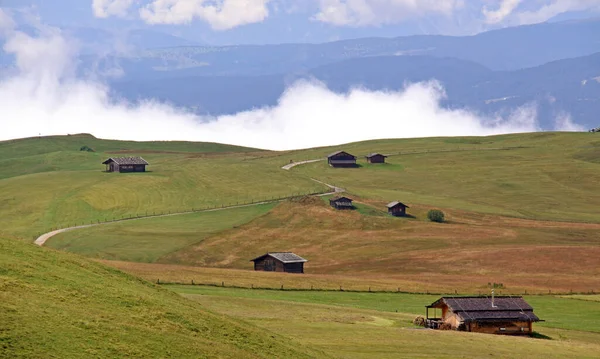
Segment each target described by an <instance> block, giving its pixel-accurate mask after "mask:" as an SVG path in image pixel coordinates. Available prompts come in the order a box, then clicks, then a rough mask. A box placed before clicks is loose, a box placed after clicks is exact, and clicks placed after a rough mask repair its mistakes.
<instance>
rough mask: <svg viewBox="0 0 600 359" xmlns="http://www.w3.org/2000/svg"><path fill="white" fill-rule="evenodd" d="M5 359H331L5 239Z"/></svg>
mask: <svg viewBox="0 0 600 359" xmlns="http://www.w3.org/2000/svg"><path fill="white" fill-rule="evenodd" d="M265 348H270V350H269V351H265V350H264V349H265ZM0 357H1V358H81V357H96V358H125V357H127V358H148V357H154V358H166V357H175V358H199V357H201V358H272V357H278V358H290V357H294V358H296V357H297V358H318V357H327V356H326V355H323V354H322V353H319V352H318V351H314V350H311V349H309V348H305V347H303V346H302V345H299V344H297V342H295V341H294V340H293V339H292V338H290V337H286V336H282V335H281V334H280V333H276V332H275V331H270V330H265V329H264V328H259V327H256V326H254V325H252V324H248V323H246V322H244V321H240V320H237V319H234V318H231V317H229V316H226V315H223V314H218V313H214V312H211V311H210V310H207V308H206V307H204V306H203V305H201V304H199V303H194V302H192V301H189V300H187V299H185V298H183V297H181V296H179V295H177V294H175V293H173V292H172V291H169V290H166V289H164V288H160V287H157V286H155V285H153V284H150V283H148V282H145V281H142V280H140V279H138V278H136V277H133V276H131V275H127V274H124V273H123V272H120V271H117V270H115V269H112V268H110V267H107V266H104V265H101V264H98V263H94V262H92V261H90V260H88V259H84V258H82V257H79V256H76V255H72V254H68V253H61V252H58V251H54V250H51V249H46V248H40V247H38V246H36V245H34V244H28V243H24V242H22V241H16V240H10V239H8V240H7V239H0Z"/></svg>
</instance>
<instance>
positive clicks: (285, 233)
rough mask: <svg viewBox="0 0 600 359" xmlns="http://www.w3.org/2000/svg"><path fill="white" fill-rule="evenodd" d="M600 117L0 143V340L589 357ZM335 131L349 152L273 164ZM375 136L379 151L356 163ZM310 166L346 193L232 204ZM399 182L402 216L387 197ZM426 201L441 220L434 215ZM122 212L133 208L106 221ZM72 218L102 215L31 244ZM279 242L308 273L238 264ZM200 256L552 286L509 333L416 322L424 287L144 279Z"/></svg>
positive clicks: (277, 194)
mask: <svg viewBox="0 0 600 359" xmlns="http://www.w3.org/2000/svg"><path fill="white" fill-rule="evenodd" d="M596 136H598V135H597V134H593V133H532V134H517V135H504V136H490V137H461V138H420V139H402V140H394V139H387V140H377V141H366V142H359V143H352V144H344V145H339V146H330V147H322V148H314V149H306V150H299V151H282V152H273V151H264V150H260V149H253V148H244V147H237V146H230V145H221V144H214V143H192V142H175V141H165V142H133V141H108V140H102V139H97V138H94V137H92V136H90V135H71V136H53V137H42V138H29V139H21V140H13V141H4V142H0V218H1V220H0V221H1V224H2V226H0V238H3V239H0V357H10V358H19V357H23V358H38V357H39V358H41V357H60V358H71V357H73V358H75V357H81V356H82V355H84V356H90V357H177V358H179V357H182V358H185V357H206V358H231V357H235V358H260V357H282V358H304V357H306V358H309V357H315V358H327V357H335V358H379V357H385V358H395V357H398V358H407V357H415V358H422V357H428V358H456V357H468V358H484V357H485V358H488V357H501V358H504V357H514V356H515V353H518V355H519V356H523V357H528V358H530V357H531V358H537V357H544V358H564V357H569V358H595V357H597V353H598V352H600V344H599V343H600V325H598V323H599V322H600V317H599V316H600V307H599V305H600V300H599V299H598V295H597V294H595V295H585V294H583V293H588V292H590V293H591V292H594V293H598V291H600V265H598V264H599V263H598V258H600V257H599V256H600V246H599V242H598V236H597V233H598V230H600V213H599V212H598V211H597V208H599V206H600V192H598V190H597V183H598V182H599V181H600V138H597V137H596ZM82 146H88V147H90V148H92V149H93V150H94V151H93V152H88V151H80V148H81V147H82ZM336 150H346V151H348V152H350V153H352V154H354V155H356V156H357V157H358V160H359V161H358V162H359V165H360V166H359V167H358V168H354V169H334V168H331V167H329V166H327V164H326V161H319V162H314V163H309V164H304V165H299V166H296V167H293V168H292V169H290V170H283V169H281V167H282V166H284V165H286V164H289V163H290V160H292V161H302V160H311V159H319V158H324V157H325V156H326V155H327V154H328V153H331V152H333V151H336ZM371 152H381V153H384V154H387V155H389V157H388V158H387V160H388V163H387V164H383V165H371V164H368V163H366V162H365V159H364V157H363V156H364V155H365V154H367V153H371ZM116 156H142V157H144V158H145V159H146V160H147V161H148V162H150V166H149V167H148V172H146V173H129V174H118V173H105V172H103V171H104V165H102V164H101V162H102V161H103V160H105V159H107V158H109V157H116ZM313 179H316V180H319V181H323V182H325V183H328V184H331V185H335V186H338V187H342V188H344V189H345V190H346V191H347V192H346V193H345V195H348V196H350V197H352V198H354V199H355V200H356V206H357V210H356V211H350V212H345V213H341V212H339V211H334V210H333V209H331V208H330V207H329V206H328V205H327V197H324V198H322V199H316V198H300V199H294V200H286V201H283V202H277V203H275V202H272V203H267V204H253V205H250V206H243V207H237V208H224V207H228V206H237V205H240V204H245V203H256V202H258V201H265V200H266V201H269V200H274V199H277V198H281V197H288V196H292V195H294V196H296V195H302V194H307V193H314V192H324V191H327V189H328V188H327V187H326V186H325V185H322V184H320V183H318V182H316V181H314V180H313ZM391 201H402V202H404V203H406V204H408V205H409V206H410V208H409V211H408V213H409V214H411V215H412V216H413V217H412V218H393V217H391V216H389V215H387V213H386V211H385V204H386V203H388V202H391ZM431 208H439V209H441V210H443V211H444V212H445V213H446V215H447V222H446V223H442V224H438V223H431V222H429V221H427V219H426V213H427V211H428V210H429V209H431ZM207 209H211V210H209V211H199V210H207ZM189 211H193V213H183V212H189ZM178 213H181V214H178ZM162 214H167V216H155V217H149V218H137V217H143V216H150V215H152V216H154V215H162ZM124 218H134V219H133V220H125V221H117V222H112V223H106V224H99V223H100V222H105V221H113V220H119V219H124ZM81 224H97V225H96V226H92V227H88V228H82V229H77V230H73V231H69V232H65V233H61V234H59V235H57V236H55V237H53V238H51V239H50V240H49V241H48V242H47V243H46V247H48V248H39V247H37V246H35V245H33V244H29V243H27V242H31V241H32V240H33V239H34V238H35V237H37V236H38V235H40V234H41V233H45V232H48V231H50V230H51V229H56V228H64V227H68V226H73V225H81ZM275 250H278V251H284V250H289V251H294V252H296V253H298V254H300V255H302V256H304V257H306V258H308V259H309V262H307V264H306V266H305V269H306V271H307V274H306V275H304V276H294V277H291V278H290V277H289V276H288V277H286V276H285V274H273V275H271V273H258V272H252V271H250V269H251V263H250V262H249V260H250V259H251V258H253V257H254V256H255V255H258V254H262V253H264V252H267V251H275ZM64 252H72V253H64ZM85 257H89V258H91V259H93V260H90V259H89V258H85ZM106 264H108V266H107V265H106ZM110 265H113V266H114V267H110ZM115 267H117V268H120V269H122V271H120V270H117V269H115ZM125 272H128V273H129V274H125ZM200 275H201V276H202V278H205V279H206V282H207V283H216V284H218V283H220V282H221V281H228V283H230V282H231V283H234V285H239V286H242V287H251V286H254V285H255V284H256V285H258V286H261V287H266V288H279V287H280V286H281V285H283V283H285V284H286V285H288V284H289V286H290V287H294V288H308V287H310V286H311V285H313V284H314V285H323V288H328V289H332V288H336V287H338V286H340V285H344V286H345V288H354V289H355V290H363V291H364V290H365V288H370V287H371V285H373V286H374V288H380V289H381V290H390V291H394V290H395V289H396V288H398V289H400V288H402V289H403V290H404V289H405V290H406V291H407V292H423V291H424V290H423V289H425V288H426V290H427V291H429V290H431V291H432V292H433V291H435V292H450V293H452V292H454V291H455V290H457V292H460V293H477V292H481V291H488V290H489V288H488V283H502V288H501V289H499V290H498V292H500V293H502V292H504V293H511V292H514V293H522V292H525V291H527V292H528V293H530V294H531V293H548V292H549V290H551V291H552V293H562V295H527V296H526V299H527V301H528V302H529V303H530V304H532V305H533V307H534V308H535V312H536V313H537V314H538V315H539V316H540V317H541V318H542V319H545V320H546V321H545V322H542V323H537V324H536V325H535V329H536V331H537V332H538V335H537V337H536V338H514V337H504V336H492V335H480V334H470V333H460V332H445V331H444V332H440V331H431V330H423V329H419V328H415V327H414V326H413V325H412V324H411V321H412V319H413V318H414V317H415V316H416V315H423V314H424V305H426V304H428V303H431V302H432V301H433V300H435V299H436V298H437V297H436V296H432V295H422V294H407V293H391V292H390V293H369V292H342V291H281V290H257V289H254V290H252V289H234V288H218V287H209V286H177V285H165V286H157V285H155V284H152V283H151V282H155V281H156V278H167V281H172V282H182V283H189V282H191V280H194V279H195V278H198V276H200ZM141 278H145V279H146V280H147V281H146V280H144V279H141ZM288 278H289V279H288ZM200 282H202V281H197V283H200ZM571 291H573V292H575V293H578V294H576V295H564V294H565V293H570V292H571Z"/></svg>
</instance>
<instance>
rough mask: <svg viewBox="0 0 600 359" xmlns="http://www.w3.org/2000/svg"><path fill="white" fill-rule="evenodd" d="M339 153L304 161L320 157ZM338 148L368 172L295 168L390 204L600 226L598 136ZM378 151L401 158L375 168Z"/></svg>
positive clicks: (313, 153) (318, 153) (321, 152)
mask: <svg viewBox="0 0 600 359" xmlns="http://www.w3.org/2000/svg"><path fill="white" fill-rule="evenodd" d="M333 149H334V148H326V149H313V150H310V151H305V152H298V153H297V156H300V157H302V158H305V157H306V158H318V157H323V156H325V155H326V154H327V153H328V152H329V151H331V150H333ZM335 149H345V150H347V151H349V152H350V153H352V154H354V155H356V156H360V157H359V163H360V164H361V165H362V167H360V168H357V169H334V168H330V167H329V166H327V164H326V163H325V162H317V163H313V164H307V165H302V166H298V167H296V168H294V169H292V171H294V172H296V173H298V174H299V175H307V176H313V177H317V178H319V179H320V180H322V181H325V182H327V183H333V184H336V185H338V186H341V187H344V188H346V189H347V190H349V191H350V192H351V193H354V194H358V195H361V196H363V197H368V198H372V199H380V200H383V201H388V202H391V201H392V200H400V201H403V202H408V203H409V204H423V205H429V206H435V207H443V208H455V209H463V210H468V211H476V212H485V213H493V214H502V215H509V216H516V217H523V218H534V219H548V220H560V221H580V222H585V221H590V222H600V213H599V212H598V211H597V210H596V208H597V207H598V206H599V205H600V191H598V185H597V184H598V183H599V182H600V137H598V136H595V134H592V133H534V134H518V135H505V136H492V137H473V138H427V139H410V140H384V141H368V142H362V143H355V144H349V145H343V146H337V147H335ZM371 152H383V153H386V154H395V155H393V156H391V157H389V158H388V162H389V163H388V164H386V165H369V164H367V163H366V162H365V160H364V158H363V157H362V156H364V155H365V154H367V153H371ZM398 153H400V154H399V155H398ZM288 156H291V155H288ZM282 162H283V159H282V160H280V163H282Z"/></svg>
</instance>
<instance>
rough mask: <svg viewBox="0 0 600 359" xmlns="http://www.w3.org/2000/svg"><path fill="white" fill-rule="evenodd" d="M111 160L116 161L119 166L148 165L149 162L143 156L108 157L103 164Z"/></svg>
mask: <svg viewBox="0 0 600 359" xmlns="http://www.w3.org/2000/svg"><path fill="white" fill-rule="evenodd" d="M111 162H114V163H116V164H118V165H119V166H121V165H147V164H148V162H146V160H145V159H143V158H141V157H111V158H109V159H107V160H106V161H104V162H102V164H108V163H111Z"/></svg>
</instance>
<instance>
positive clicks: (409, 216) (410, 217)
mask: <svg viewBox="0 0 600 359" xmlns="http://www.w3.org/2000/svg"><path fill="white" fill-rule="evenodd" d="M386 213H387V212H386ZM390 217H394V218H409V219H417V217H415V216H413V215H412V214H408V213H407V214H405V215H403V216H393V215H391V214H390Z"/></svg>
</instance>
